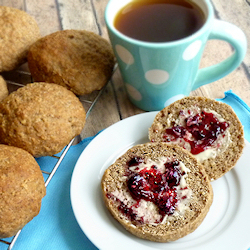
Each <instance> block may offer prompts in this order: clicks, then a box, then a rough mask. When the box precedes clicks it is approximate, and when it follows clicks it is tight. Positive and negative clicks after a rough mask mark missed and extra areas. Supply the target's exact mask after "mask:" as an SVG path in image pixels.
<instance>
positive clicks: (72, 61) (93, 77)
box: [28, 30, 114, 95]
mask: <svg viewBox="0 0 250 250" xmlns="http://www.w3.org/2000/svg"><path fill="white" fill-rule="evenodd" d="M28 65H29V69H30V72H31V75H32V76H33V78H34V79H35V81H39V82H52V83H56V84H59V85H62V86H64V87H66V88H68V89H69V90H71V91H73V92H74V93H75V94H77V95H84V94H89V93H91V92H93V91H94V90H100V89H101V88H102V87H103V86H104V85H105V84H106V83H107V82H108V80H109V79H110V77H111V75H112V71H113V67H114V55H113V52H112V48H111V46H110V44H109V43H108V41H107V40H105V39H104V38H102V37H101V36H99V35H96V34H95V33H92V32H90V31H85V30H62V31H57V32H55V33H52V34H49V35H47V36H45V37H43V38H41V39H39V40H38V41H37V42H36V43H35V44H34V45H33V46H32V47H31V49H30V51H29V54H28Z"/></svg>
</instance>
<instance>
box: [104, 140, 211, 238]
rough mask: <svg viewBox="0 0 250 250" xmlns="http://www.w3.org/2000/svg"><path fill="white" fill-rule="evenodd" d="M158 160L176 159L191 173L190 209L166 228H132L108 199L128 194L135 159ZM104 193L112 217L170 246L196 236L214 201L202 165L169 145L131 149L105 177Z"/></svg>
mask: <svg viewBox="0 0 250 250" xmlns="http://www.w3.org/2000/svg"><path fill="white" fill-rule="evenodd" d="M135 156H137V157H143V158H150V159H152V160H156V159H158V158H159V157H162V156H165V157H173V156H174V157H175V158H176V159H177V160H179V161H181V162H183V163H184V165H185V166H186V167H187V168H189V170H190V171H191V172H190V173H188V177H187V178H186V182H187V186H188V188H190V189H191V190H192V192H193V193H192V198H191V201H190V204H189V208H188V209H187V210H186V211H185V213H184V215H183V216H174V217H171V218H168V219H167V221H166V223H165V224H157V225H153V224H141V225H140V224H139V225H138V224H135V225H134V224H133V222H131V221H130V220H129V219H128V218H127V217H126V216H125V215H123V214H122V213H121V212H119V210H118V205H119V204H117V203H116V202H114V200H112V199H110V198H109V194H110V193H112V192H113V191H115V190H127V184H126V180H124V176H125V166H126V164H127V162H128V161H129V160H130V159H131V158H133V157H135ZM102 192H103V198H104V201H105V204H106V206H107V208H108V209H109V211H110V212H111V214H112V215H113V217H114V218H115V219H116V220H118V221H119V222H120V223H121V224H122V225H123V226H124V227H125V228H126V229H127V230H128V231H129V232H131V233H132V234H134V235H136V236H138V237H140V238H143V239H147V240H151V241H157V242H169V241H174V240H177V239H179V238H181V237H184V236H185V235H187V234H189V233H191V232H193V231H194V230H195V229H196V228H197V227H198V226H199V225H200V224H201V222H202V221H203V219H204V218H205V216H206V214H207V212H208V211H209V208H210V206H211V204H212V201H213V190H212V187H211V184H210V181H209V178H208V176H207V174H206V173H205V170H204V168H203V166H202V165H201V164H199V163H198V161H197V160H196V159H195V158H194V157H193V156H192V155H191V154H190V153H189V152H187V151H186V150H184V149H182V148H180V147H178V146H173V145H168V144H166V143H146V144H141V145H137V146H134V147H132V148H131V149H129V150H128V151H127V152H126V153H125V154H124V155H122V156H121V157H120V158H119V159H117V160H116V162H115V163H114V164H112V165H111V166H110V167H109V168H108V169H107V170H106V171H105V173H104V175H103V177H102Z"/></svg>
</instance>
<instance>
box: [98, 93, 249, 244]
mask: <svg viewBox="0 0 250 250" xmlns="http://www.w3.org/2000/svg"><path fill="white" fill-rule="evenodd" d="M149 139H150V142H148V143H145V144H140V145H136V146H134V147H132V148H131V149H129V150H128V151H127V152H126V153H125V154H123V155H122V156H121V157H119V158H118V159H117V160H116V161H115V162H114V163H113V164H112V165H111V166H110V167H109V168H108V169H107V170H106V171H105V173H104V175H103V177H102V181H101V184H102V193H103V199H104V201H105V204H106V207H107V208H108V210H109V211H110V213H111V214H112V215H113V217H114V218H115V219H116V220H117V221H119V222H120V223H121V224H122V225H123V226H124V228H125V229H127V230H128V231H129V232H131V233H132V234H134V235H136V236H138V237H140V238H142V239H147V240H150V241H156V242H170V241H175V240H177V239H179V238H182V237H184V236H185V235H187V234H189V233H191V232H193V231H194V230H195V229H196V228H198V227H199V225H200V224H201V223H202V221H203V220H204V218H205V217H206V215H207V213H208V211H209V208H210V206H211V204H212V201H213V190H212V187H211V181H213V180H216V179H218V178H220V177H222V176H223V175H224V174H225V173H227V172H228V171H230V170H231V169H232V168H233V167H234V166H235V164H236V162H237V160H238V159H239V158H240V156H241V154H242V151H243V148H244V133H243V127H242V125H241V123H240V121H239V119H238V117H237V116H236V114H235V113H234V111H233V109H232V108H231V107H230V106H228V105H227V104H224V103H221V102H218V101H215V100H212V99H208V98H205V97H185V98H183V99H181V100H178V101H176V102H174V103H172V104H170V105H169V106H168V107H166V108H164V109H163V110H161V111H160V112H159V113H158V114H157V115H156V117H155V119H154V121H153V123H152V125H151V127H150V128H149Z"/></svg>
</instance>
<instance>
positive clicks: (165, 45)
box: [105, 0, 247, 111]
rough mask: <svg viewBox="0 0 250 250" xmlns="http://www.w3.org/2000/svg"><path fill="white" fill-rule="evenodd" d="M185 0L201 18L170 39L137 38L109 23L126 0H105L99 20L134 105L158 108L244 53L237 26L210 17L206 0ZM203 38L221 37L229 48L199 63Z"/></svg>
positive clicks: (225, 69)
mask: <svg viewBox="0 0 250 250" xmlns="http://www.w3.org/2000/svg"><path fill="white" fill-rule="evenodd" d="M190 1H193V2H195V3H196V4H197V5H198V6H199V7H200V8H201V9H202V11H203V12H204V14H205V23H204V24H203V26H202V27H201V28H200V29H199V30H198V31H196V32H195V33H193V34H192V35H190V36H187V37H185V38H183V39H179V40H176V41H171V42H144V41H140V40H137V39H133V38H130V37H128V36H126V35H124V34H122V33H121V32H119V31H118V30H117V29H116V28H115V27H114V19H115V17H116V14H117V12H118V11H119V10H120V9H121V8H122V7H124V6H125V5H127V4H128V3H129V2H131V0H119V1H118V0H110V1H109V3H108V4H107V6H106V10H105V22H106V25H107V28H108V33H109V37H110V41H111V44H112V46H113V50H114V53H115V56H116V58H117V62H118V65H119V69H120V72H121V75H122V78H123V82H124V84H125V87H126V90H127V93H128V96H129V98H130V100H131V102H132V103H133V104H134V105H136V106H137V107H139V108H140V109H143V110H145V111H156V110H161V109H163V108H164V107H165V106H167V105H169V104H170V103H171V102H173V101H175V100H177V99H180V98H182V97H184V96H188V95H189V93H190V92H191V91H192V90H195V89H197V88H198V87H200V86H202V85H204V84H208V83H211V82H213V81H216V80H218V79H220V78H222V77H224V76H226V75H227V74H229V73H230V72H232V71H233V70H235V69H236V68H237V67H238V66H239V64H240V63H241V62H242V60H243V58H244V56H245V54H246V49H247V41H246V37H245V35H244V33H243V32H242V31H241V30H240V29H239V28H238V27H236V26H235V25H233V24H230V23H228V22H225V21H221V20H217V19H215V18H214V10H213V7H212V5H211V3H210V1H209V0H190ZM208 39H219V40H224V41H227V42H228V43H230V44H231V45H232V47H233V48H234V53H233V54H232V55H230V56H229V57H228V58H227V59H225V60H223V61H222V62H220V63H218V64H215V65H212V66H210V67H206V68H202V69H199V64H200V60H201V57H202V53H203V50H204V47H205V45H206V42H207V41H208Z"/></svg>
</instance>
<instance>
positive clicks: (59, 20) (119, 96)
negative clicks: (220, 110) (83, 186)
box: [0, 0, 250, 137]
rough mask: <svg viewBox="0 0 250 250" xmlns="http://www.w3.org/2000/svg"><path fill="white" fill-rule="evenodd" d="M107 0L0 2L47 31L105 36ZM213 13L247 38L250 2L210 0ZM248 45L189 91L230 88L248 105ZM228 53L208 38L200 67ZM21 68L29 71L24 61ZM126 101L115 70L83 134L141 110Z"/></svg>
mask: <svg viewBox="0 0 250 250" xmlns="http://www.w3.org/2000/svg"><path fill="white" fill-rule="evenodd" d="M107 3H108V0H101V1H100V0H43V1H40V0H12V1H9V0H0V5H4V6H11V7H15V8H18V9H21V10H25V11H26V12H27V13H29V14H30V15H31V16H33V17H34V18H35V19H36V21H37V23H38V25H39V28H40V30H41V34H42V35H43V36H44V35H47V34H50V33H52V32H55V31H57V30H62V29H86V30H89V31H93V32H95V33H96V34H100V35H101V36H103V37H104V38H106V39H108V34H107V29H106V26H105V22H104V11H105V7H106V5H107ZM212 3H213V6H214V8H215V13H216V17H217V18H219V19H222V20H225V21H228V22H231V23H233V24H235V25H237V26H238V27H240V28H241V29H242V30H243V31H244V32H245V34H246V36H247V38H248V40H249V39H250V3H249V1H248V0H233V1H230V3H229V1H228V0H212ZM249 49H250V45H249V44H248V52H247V55H246V57H245V59H244V62H243V63H242V64H241V65H240V67H239V68H238V69H237V70H235V71H234V72H232V73H231V74H229V75H228V76H226V77H224V78H223V79H220V80H218V81H216V82H214V83H211V84H209V85H205V86H202V87H200V88H199V89H197V90H195V91H193V92H192V93H191V95H201V96H207V97H211V98H221V97H223V96H224V92H225V91H227V90H229V89H232V90H233V91H234V92H235V93H236V94H238V95H239V96H240V97H241V98H242V99H243V100H244V101H245V102H246V103H247V104H248V105H250V53H249ZM231 53H232V49H231V47H230V46H229V45H228V44H227V43H225V42H222V41H209V42H208V44H207V46H206V49H205V52H204V55H203V59H202V62H201V67H205V66H209V65H212V64H214V63H217V62H220V61H221V60H223V59H224V58H226V57H228V56H229V55H230V54H231ZM21 70H24V71H27V72H28V71H29V70H28V67H27V64H24V65H23V66H22V67H21ZM4 77H5V78H8V79H10V80H15V81H17V82H21V83H25V82H29V81H31V79H30V77H29V76H27V75H23V74H20V73H19V72H15V71H14V72H8V73H4ZM142 112H144V111H142V110H140V109H138V108H136V107H135V106H134V105H132V104H131V103H130V101H129V100H128V97H127V95H126V92H125V88H124V86H123V82H122V79H121V76H120V72H119V70H117V71H116V72H115V74H114V76H113V79H112V82H110V83H109V84H108V85H107V87H106V89H105V91H103V94H102V96H101V97H100V100H99V101H98V103H97V104H96V106H95V107H94V109H93V110H92V112H91V115H90V116H89V118H88V121H87V123H86V126H85V128H84V131H83V133H82V136H83V137H86V136H91V135H94V134H95V133H97V132H98V131H100V130H102V129H104V128H106V127H108V126H110V125H111V124H113V123H115V122H117V121H119V120H120V119H124V118H126V117H129V116H132V115H135V114H138V113H142Z"/></svg>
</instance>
